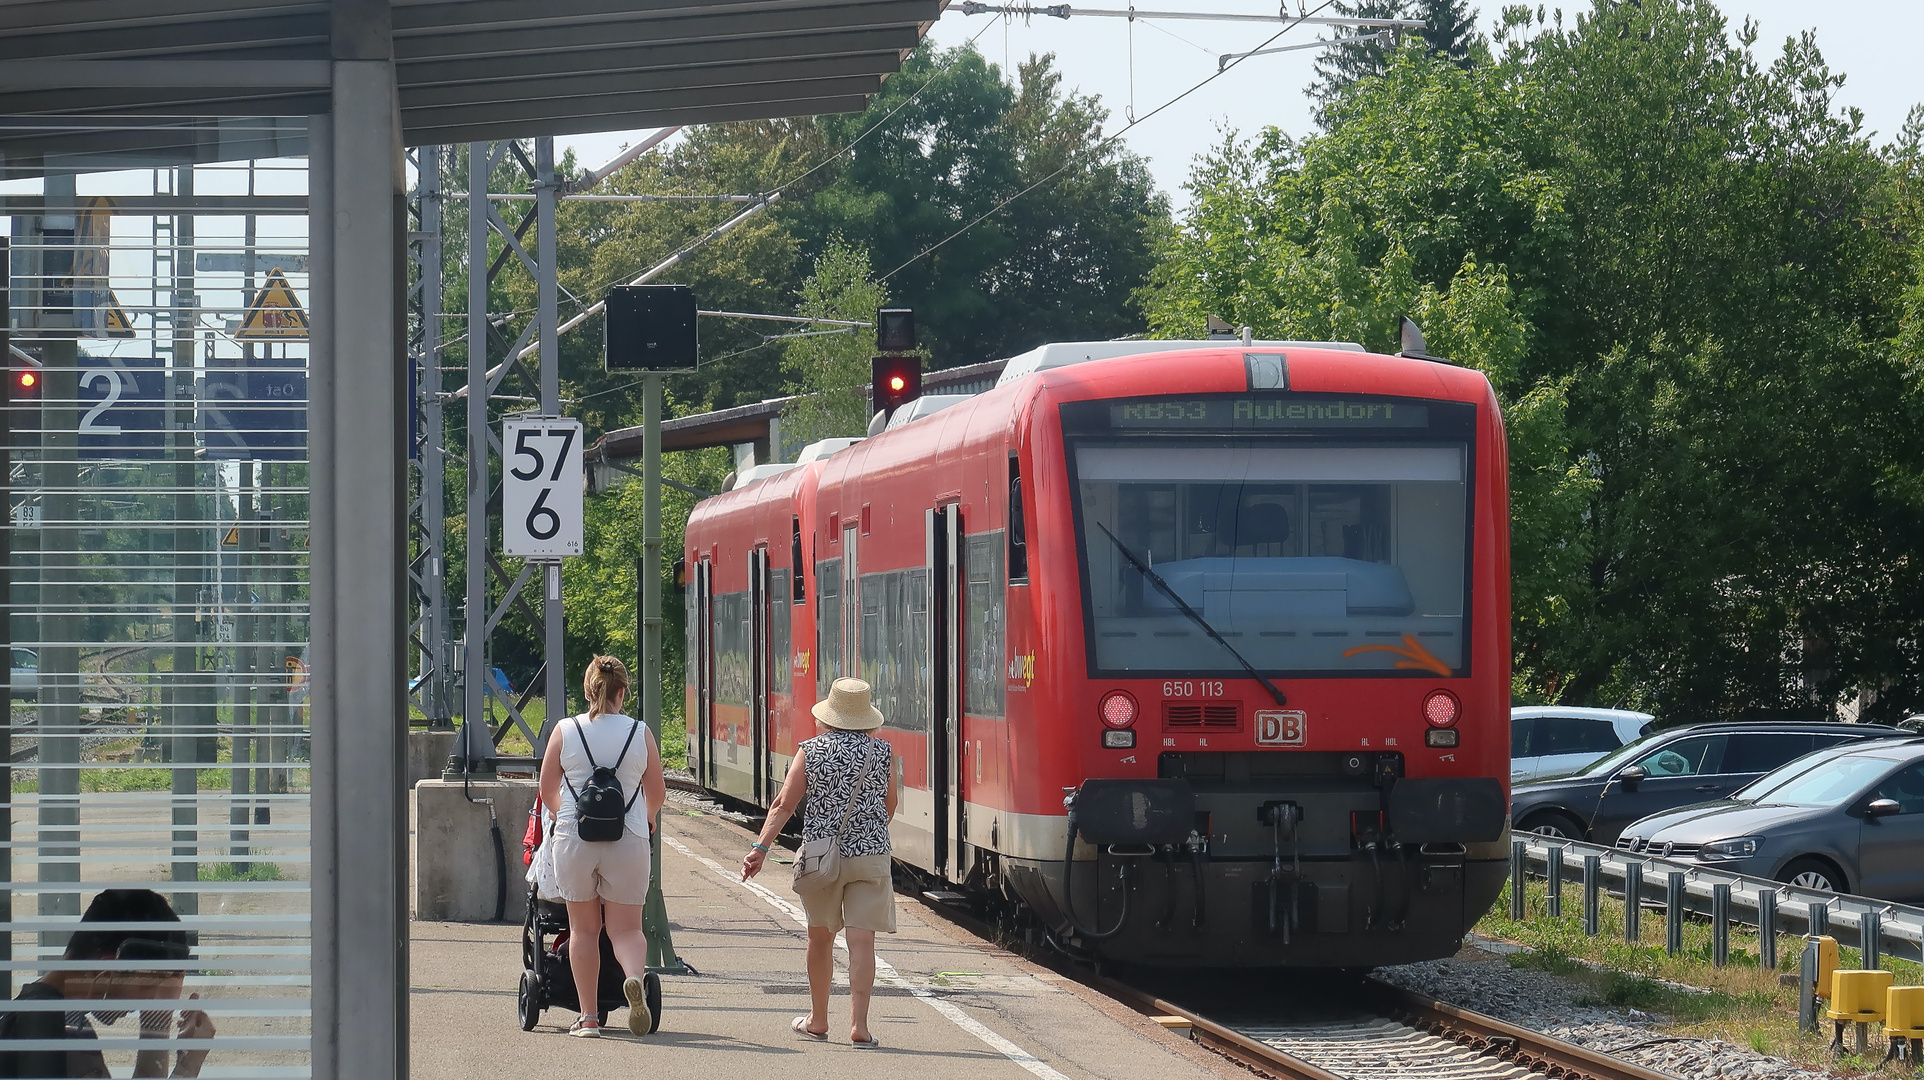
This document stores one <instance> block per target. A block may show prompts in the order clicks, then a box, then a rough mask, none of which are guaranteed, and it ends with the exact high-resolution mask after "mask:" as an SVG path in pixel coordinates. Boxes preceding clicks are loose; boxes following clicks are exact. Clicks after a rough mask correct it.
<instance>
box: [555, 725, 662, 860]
mask: <svg viewBox="0 0 1924 1080" xmlns="http://www.w3.org/2000/svg"><path fill="white" fill-rule="evenodd" d="M630 731H633V732H634V733H635V741H634V742H632V743H629V744H628V756H626V757H622V755H621V744H622V743H624V742H627V741H628V733H629V732H630ZM550 737H551V738H556V739H560V740H561V774H562V776H563V777H564V778H565V780H564V782H563V783H562V785H561V805H560V807H558V808H557V809H556V810H555V818H554V823H555V831H556V832H562V831H565V832H568V833H573V832H574V831H575V821H576V817H577V815H576V813H575V792H576V791H579V790H581V785H583V784H585V783H587V782H588V777H589V776H590V775H591V774H592V773H593V772H594V771H595V766H594V765H590V764H588V752H587V750H584V749H583V748H582V740H583V739H584V738H585V739H586V740H587V742H588V746H589V747H590V748H592V749H593V750H594V754H595V763H596V764H598V765H603V766H614V765H615V759H617V758H620V759H621V764H620V765H619V766H615V775H616V776H619V777H620V778H621V794H622V797H623V799H633V800H634V802H632V803H630V804H629V806H628V816H627V818H626V822H627V826H628V831H629V832H631V833H634V834H636V835H638V836H647V835H648V800H647V798H645V797H644V796H643V795H642V794H641V777H642V774H643V773H645V772H647V771H648V755H649V754H651V753H652V752H653V747H654V743H655V741H654V738H653V737H652V736H651V735H650V734H649V732H648V725H646V724H643V723H641V722H640V721H638V720H636V719H635V718H634V717H631V716H624V715H623V714H621V713H603V714H601V715H600V716H597V717H595V718H594V719H593V720H589V719H588V717H587V716H586V714H583V715H581V716H571V717H569V718H568V719H566V720H563V721H561V722H560V723H559V724H556V725H555V729H554V734H553V735H552V736H550Z"/></svg>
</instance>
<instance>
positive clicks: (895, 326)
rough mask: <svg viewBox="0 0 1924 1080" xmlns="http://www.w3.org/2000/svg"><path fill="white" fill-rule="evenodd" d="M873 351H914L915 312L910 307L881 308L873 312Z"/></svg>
mask: <svg viewBox="0 0 1924 1080" xmlns="http://www.w3.org/2000/svg"><path fill="white" fill-rule="evenodd" d="M875 351H876V352H880V353H903V352H914V351H915V312H914V311H913V310H912V309H910V308H882V309H880V310H879V311H877V312H876V313H875Z"/></svg>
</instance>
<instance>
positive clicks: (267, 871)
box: [200, 862, 281, 881]
mask: <svg viewBox="0 0 1924 1080" xmlns="http://www.w3.org/2000/svg"><path fill="white" fill-rule="evenodd" d="M200 879H201V880H202V881H279V880H281V868H280V867H279V866H277V865H275V864H274V863H271V862H257V863H248V864H247V869H245V870H242V871H239V872H236V871H235V870H234V864H233V863H201V864H200Z"/></svg>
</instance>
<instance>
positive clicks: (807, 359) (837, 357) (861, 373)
mask: <svg viewBox="0 0 1924 1080" xmlns="http://www.w3.org/2000/svg"><path fill="white" fill-rule="evenodd" d="M887 304H888V292H887V291H886V290H884V289H883V288H882V286H881V285H879V284H877V283H876V282H875V279H874V277H873V275H872V274H871V273H870V271H869V265H868V256H867V254H865V253H863V252H860V251H857V250H856V249H855V248H854V247H852V246H850V245H849V243H848V242H847V241H845V240H842V239H841V238H840V237H837V238H835V239H832V240H830V241H829V245H828V250H826V251H824V252H823V253H822V256H821V258H819V259H817V260H815V272H814V273H813V274H811V275H809V279H808V281H807V282H805V283H804V284H803V285H802V302H801V304H800V305H799V306H798V307H797V308H796V309H795V313H796V314H797V315H805V316H808V317H810V318H819V319H841V320H846V321H850V322H855V321H862V320H868V319H873V318H874V317H875V312H876V310H877V309H879V308H882V307H885V306H886V305H887ZM873 342H874V338H873V337H871V336H869V335H867V334H863V333H861V332H859V331H857V332H855V333H833V332H823V331H819V330H818V331H817V332H816V333H815V334H814V335H813V336H810V337H798V338H795V339H794V340H792V341H790V342H789V343H788V345H787V348H786V351H785V352H784V354H783V356H782V368H783V370H785V371H787V372H788V375H789V378H790V379H791V380H793V381H792V382H791V383H790V387H791V389H792V390H793V391H794V392H795V394H796V395H797V396H796V399H795V400H794V401H793V402H791V403H790V404H789V405H788V406H787V407H786V408H785V409H783V410H782V441H783V443H784V444H788V445H794V446H802V445H805V444H807V443H811V442H814V441H816V440H818V439H828V438H834V437H837V436H853V435H860V434H862V433H863V432H864V431H866V430H867V429H868V420H869V402H868V395H867V394H866V393H865V388H866V387H867V386H868V382H869V370H870V369H869V356H870V353H871V350H870V348H869V346H870V345H871V344H873Z"/></svg>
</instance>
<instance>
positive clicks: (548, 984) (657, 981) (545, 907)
mask: <svg viewBox="0 0 1924 1080" xmlns="http://www.w3.org/2000/svg"><path fill="white" fill-rule="evenodd" d="M529 818H530V820H529V823H528V832H527V835H526V836H525V837H523V839H522V862H524V863H530V864H531V863H532V862H533V861H534V855H535V851H536V850H537V849H539V848H540V847H541V840H542V813H541V802H540V800H538V799H537V800H536V801H535V805H534V810H533V811H532V812H531V813H530V814H529ZM550 937H552V938H553V941H552V942H550V941H549V938H550ZM573 945H574V942H573V941H572V940H571V939H570V937H569V935H568V907H567V905H566V904H562V903H560V902H558V901H554V900H544V899H542V898H541V894H540V888H539V886H538V885H536V884H535V883H534V882H533V881H530V882H529V884H528V915H527V918H526V920H524V921H523V922H522V924H521V967H522V971H521V986H520V990H519V992H518V993H517V994H516V1000H515V1012H516V1015H517V1016H518V1017H519V1018H520V1020H521V1030H523V1031H533V1030H534V1028H535V1025H536V1024H538V1023H540V1022H541V1012H542V1010H543V1009H549V1008H555V1007H560V1008H563V1009H573V1010H575V1011H576V1012H584V1011H586V1010H584V1009H582V1008H581V1007H580V1006H581V1003H580V1002H579V1001H578V1000H577V996H576V994H575V976H574V972H573V971H572V970H571V969H570V968H569V967H568V950H569V948H571V947H572V946H573ZM623 978H624V976H623V974H622V970H621V962H620V961H619V960H617V959H615V947H614V944H613V943H612V942H610V941H609V940H608V932H607V931H606V930H603V931H602V932H601V985H600V986H599V987H597V988H596V989H597V997H598V1000H597V1001H596V1002H595V1006H596V1007H595V1016H596V1019H598V1020H599V1021H600V1022H601V1025H602V1026H603V1027H606V1026H607V1025H608V1013H609V1012H611V1011H612V1010H615V1009H621V1008H626V1007H627V1005H628V999H627V997H626V996H625V995H623V994H622V992H621V984H622V981H623ZM641 981H642V986H643V987H644V988H645V994H646V1000H647V1002H648V1011H649V1013H650V1014H652V1015H653V1017H654V1019H653V1021H652V1022H651V1023H650V1024H649V1026H648V1032H649V1034H651V1035H652V1034H653V1033H654V1032H656V1031H657V1030H659V1029H660V1028H661V976H659V975H657V974H655V973H654V972H652V971H651V972H649V973H648V974H646V975H644V976H642V980H641Z"/></svg>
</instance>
